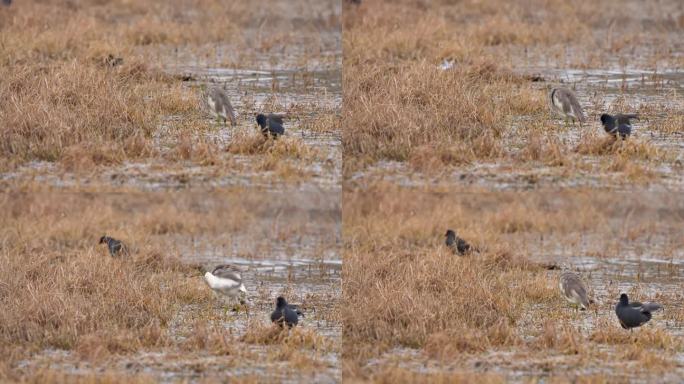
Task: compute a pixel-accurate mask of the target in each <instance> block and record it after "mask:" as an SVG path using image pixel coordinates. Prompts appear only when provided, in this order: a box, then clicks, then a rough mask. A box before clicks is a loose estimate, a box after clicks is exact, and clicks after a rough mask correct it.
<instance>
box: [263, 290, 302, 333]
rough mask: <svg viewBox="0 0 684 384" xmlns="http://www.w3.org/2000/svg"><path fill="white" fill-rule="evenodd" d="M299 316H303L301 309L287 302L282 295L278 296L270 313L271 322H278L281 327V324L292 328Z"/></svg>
mask: <svg viewBox="0 0 684 384" xmlns="http://www.w3.org/2000/svg"><path fill="white" fill-rule="evenodd" d="M299 316H302V317H303V316H304V314H303V313H302V311H300V310H299V309H298V308H297V307H296V306H294V305H291V304H288V303H287V301H286V300H285V298H284V297H282V296H279V297H278V298H277V299H276V309H275V311H273V313H271V322H273V323H275V324H278V325H279V326H280V327H281V328H282V327H283V325H287V326H288V327H289V328H292V327H294V326H295V325H297V323H298V322H299Z"/></svg>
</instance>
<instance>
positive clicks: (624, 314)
mask: <svg viewBox="0 0 684 384" xmlns="http://www.w3.org/2000/svg"><path fill="white" fill-rule="evenodd" d="M660 308H662V306H661V305H660V304H658V303H646V304H641V303H639V302H634V303H631V304H630V302H629V298H628V297H627V294H625V293H623V294H621V295H620V301H619V302H618V303H617V305H616V306H615V314H616V315H617V318H618V320H619V321H620V325H621V326H622V328H624V329H631V328H636V327H640V326H642V325H644V324H646V323H647V322H648V321H649V320H651V312H652V311H656V310H658V309H660Z"/></svg>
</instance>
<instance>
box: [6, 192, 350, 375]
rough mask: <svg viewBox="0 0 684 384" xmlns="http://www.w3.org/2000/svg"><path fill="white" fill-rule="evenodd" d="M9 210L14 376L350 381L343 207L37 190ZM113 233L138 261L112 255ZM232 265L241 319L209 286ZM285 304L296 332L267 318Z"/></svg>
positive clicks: (224, 195)
mask: <svg viewBox="0 0 684 384" xmlns="http://www.w3.org/2000/svg"><path fill="white" fill-rule="evenodd" d="M0 206H1V209H0V211H1V212H2V222H3V228H2V230H1V231H0V244H2V248H1V249H0V260H1V262H0V265H1V267H0V281H1V282H2V284H1V285H0V301H1V302H2V308H3V311H2V313H1V314H0V337H1V340H2V343H1V344H0V353H2V359H1V360H2V361H3V363H2V365H1V366H0V377H1V378H2V380H3V381H19V382H25V381H28V382H46V381H47V382H60V381H63V380H69V381H79V380H80V381H79V382H100V381H99V380H101V379H102V378H103V377H105V378H106V377H111V380H112V381H114V382H116V381H121V380H130V379H133V378H135V379H140V380H142V381H145V382H157V381H160V380H161V381H166V382H180V381H202V382H220V381H225V380H228V379H231V380H236V381H246V382H257V381H261V380H265V379H267V378H269V379H272V380H285V381H287V380H294V381H297V380H303V379H305V378H306V379H312V380H318V381H323V382H332V381H339V379H340V370H339V363H338V355H339V350H340V345H341V344H340V343H341V325H340V324H341V323H340V318H339V310H338V307H337V304H336V303H337V301H338V300H339V295H340V286H339V283H340V268H341V266H340V264H341V263H340V257H339V253H338V248H339V245H340V244H341V239H340V231H339V223H340V211H339V202H337V201H334V200H333V201H331V200H329V199H327V198H326V197H324V196H322V194H320V193H318V194H316V193H303V192H297V191H290V193H288V194H287V196H284V195H283V194H282V192H281V191H275V192H268V191H263V192H258V191H255V190H254V189H251V188H250V189H243V188H235V189H227V190H214V191H211V192H207V191H183V192H169V191H158V192H145V193H140V192H137V193H136V192H127V193H116V192H109V193H91V192H74V191H63V190H43V189H41V188H36V189H34V190H31V191H25V190H24V191H11V192H3V193H2V194H1V195H0ZM103 234H108V235H110V236H113V237H115V238H118V239H122V240H123V241H125V243H126V245H127V246H128V247H129V248H130V250H131V255H130V256H128V257H123V258H112V257H111V256H110V255H109V253H108V251H107V249H106V247H105V246H104V245H99V244H98V239H99V237H100V236H102V235H103ZM224 263H232V264H234V265H236V266H238V267H239V268H241V269H242V270H243V271H244V272H243V278H244V280H245V285H246V287H247V290H248V299H247V304H246V307H244V308H241V309H240V311H239V312H234V311H232V310H231V308H232V306H231V305H232V304H230V301H228V300H226V301H225V303H226V304H225V305H224V304H222V301H220V300H218V299H216V298H215V297H214V296H213V295H212V291H211V289H209V287H208V286H207V285H206V284H205V283H204V281H203V277H202V274H203V272H201V270H200V269H201V267H206V268H212V267H213V266H214V265H217V264H224ZM278 295H285V296H286V297H288V298H289V299H290V301H291V302H294V303H299V304H301V305H302V307H303V309H304V311H305V313H306V317H305V318H304V319H303V320H302V324H301V327H299V328H298V329H295V330H294V331H292V332H290V333H289V334H288V332H282V333H281V332H278V331H277V330H276V329H274V328H273V327H272V326H271V324H270V321H269V315H270V311H271V310H272V309H273V306H274V300H275V297H276V296H278ZM226 310H227V312H226ZM103 375H104V376H103Z"/></svg>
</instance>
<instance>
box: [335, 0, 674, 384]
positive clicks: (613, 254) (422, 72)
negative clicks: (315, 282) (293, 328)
mask: <svg viewBox="0 0 684 384" xmlns="http://www.w3.org/2000/svg"><path fill="white" fill-rule="evenodd" d="M683 27H684V8H683V5H682V4H681V2H678V1H658V2H641V1H622V2H619V3H615V2H610V1H601V0H599V1H576V2H572V3H568V2H562V1H555V0H531V1H497V0H494V1H469V0H462V1H430V2H428V1H417V0H405V1H391V2H390V1H372V0H368V1H363V2H362V4H360V5H351V4H347V5H345V7H344V17H343V48H344V66H343V72H344V79H343V95H344V101H345V103H344V111H343V119H342V120H343V126H344V130H343V151H344V155H345V156H344V165H343V179H344V181H343V183H344V188H343V190H344V193H343V207H344V211H343V212H344V213H343V221H344V223H343V234H344V236H343V238H344V248H343V254H344V265H343V297H344V302H345V303H346V308H354V310H349V311H344V312H342V321H343V324H344V328H343V375H344V378H345V380H347V381H349V382H380V383H401V382H406V383H415V382H425V383H428V382H429V383H434V382H444V383H454V382H463V383H472V382H484V383H503V382H522V383H528V382H530V383H536V382H549V383H569V382H587V383H607V382H611V383H612V382H654V381H657V382H673V383H675V382H680V381H681V380H682V377H684V363H683V360H682V358H683V357H684V345H683V344H682V340H684V339H683V338H682V336H684V335H683V334H682V326H683V324H682V319H683V318H682V304H681V302H682V292H681V285H682V276H683V274H682V263H683V262H684V253H682V252H683V251H682V250H683V249H684V237H682V231H681V228H682V224H683V222H682V221H683V220H684V216H683V215H682V208H683V207H682V200H681V198H680V196H681V192H682V191H683V190H684V177H683V176H682V175H683V174H684V169H683V168H682V161H684V151H683V149H684V136H683V134H684V120H683V118H684V115H683V114H682V111H683V110H684V99H683V98H682V84H683V80H684V72H683V71H682V68H683V67H684V43H683V42H684V34H683V33H682V31H684V28H683ZM558 86H562V87H566V88H569V89H571V90H573V91H574V92H575V93H576V94H577V97H578V99H579V103H580V104H581V105H582V107H583V109H584V111H585V114H586V115H587V123H585V124H583V126H581V127H580V126H579V124H574V125H573V124H566V123H564V122H563V120H562V119H560V118H559V117H558V116H556V115H554V114H553V113H552V112H551V111H550V108H549V104H550V100H549V91H550V89H551V88H552V87H558ZM604 112H609V113H617V112H622V113H630V112H631V113H639V114H640V115H641V120H640V121H637V122H635V124H634V134H633V135H632V136H631V137H630V138H629V139H628V140H624V141H622V140H617V141H616V140H614V139H613V138H612V137H610V136H609V135H607V134H606V133H605V132H604V130H603V127H602V126H601V124H600V121H599V116H600V115H601V114H602V113H604ZM447 228H452V229H455V230H456V231H457V232H458V234H459V236H462V237H463V238H465V239H466V240H468V241H469V242H470V243H471V244H474V245H476V246H477V247H479V248H480V250H481V252H479V253H475V254H473V255H471V256H469V257H458V256H454V255H453V254H452V253H451V252H450V251H449V250H448V249H447V248H446V247H445V245H444V240H445V239H444V234H445V231H446V230H447ZM553 265H555V266H565V267H567V268H569V269H571V270H573V271H576V272H578V273H579V274H581V276H582V277H583V279H584V280H585V284H586V285H587V286H588V288H589V291H590V294H591V295H592V296H593V297H594V298H595V299H596V302H597V304H596V305H595V306H594V307H592V308H591V309H590V310H587V311H577V310H575V309H573V308H571V307H569V306H568V304H567V302H566V301H565V299H563V298H562V297H561V295H560V291H559V288H558V285H559V274H560V272H559V271H558V270H549V269H548V267H549V266H553ZM621 292H625V293H628V294H629V295H630V297H633V298H637V299H638V300H641V301H658V302H661V303H663V305H664V306H665V310H664V311H663V312H659V313H656V314H654V316H653V320H652V321H651V322H649V323H648V324H646V325H645V326H643V327H641V328H639V329H635V330H633V331H632V332H629V331H625V330H623V329H622V328H621V327H620V324H619V323H618V321H617V318H616V316H615V313H614V308H615V304H616V303H617V300H618V297H619V294H620V293H621Z"/></svg>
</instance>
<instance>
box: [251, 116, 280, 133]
mask: <svg viewBox="0 0 684 384" xmlns="http://www.w3.org/2000/svg"><path fill="white" fill-rule="evenodd" d="M256 121H257V124H258V125H259V128H261V133H262V134H263V135H264V136H265V137H268V136H272V137H274V138H275V137H278V136H281V135H283V134H285V128H283V117H282V116H278V115H274V114H269V115H268V116H267V115H264V114H263V113H260V114H258V115H257V117H256Z"/></svg>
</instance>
